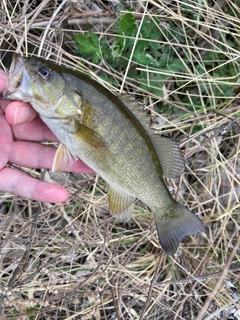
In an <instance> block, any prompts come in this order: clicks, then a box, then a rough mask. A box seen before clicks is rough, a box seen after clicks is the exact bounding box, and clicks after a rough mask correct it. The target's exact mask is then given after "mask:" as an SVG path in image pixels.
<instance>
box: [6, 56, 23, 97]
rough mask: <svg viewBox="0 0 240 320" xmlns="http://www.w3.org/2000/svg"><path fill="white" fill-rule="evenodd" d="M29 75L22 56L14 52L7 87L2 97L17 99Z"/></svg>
mask: <svg viewBox="0 0 240 320" xmlns="http://www.w3.org/2000/svg"><path fill="white" fill-rule="evenodd" d="M28 80H29V76H28V75H27V73H26V71H25V67H24V63H23V58H22V57H21V56H20V55H19V54H17V53H14V54H13V55H12V63H11V66H10V70H9V77H8V80H7V83H8V85H7V87H6V88H5V90H4V91H3V94H2V95H3V98H4V99H18V98H20V95H21V96H22V94H23V93H24V91H25V90H26V87H27V83H28Z"/></svg>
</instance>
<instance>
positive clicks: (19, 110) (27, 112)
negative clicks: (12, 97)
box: [6, 101, 37, 125]
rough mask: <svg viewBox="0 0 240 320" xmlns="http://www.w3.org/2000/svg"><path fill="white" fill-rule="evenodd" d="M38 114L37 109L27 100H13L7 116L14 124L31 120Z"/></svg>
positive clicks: (7, 110) (7, 109) (8, 107)
mask: <svg viewBox="0 0 240 320" xmlns="http://www.w3.org/2000/svg"><path fill="white" fill-rule="evenodd" d="M36 116H37V113H36V111H35V110H34V109H33V108H32V107H31V105H30V104H29V103H26V102H22V101H13V102H11V103H9V105H8V106H7V108H6V118H7V120H8V122H9V123H10V124H13V125H15V124H20V123H23V122H29V121H31V120H33V119H34V118H35V117H36Z"/></svg>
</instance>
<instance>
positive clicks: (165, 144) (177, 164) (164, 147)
mask: <svg viewBox="0 0 240 320" xmlns="http://www.w3.org/2000/svg"><path fill="white" fill-rule="evenodd" d="M119 99H120V100H121V101H122V102H123V103H124V104H125V106H126V107H127V108H128V109H129V110H130V111H131V112H132V113H133V114H134V116H135V117H136V118H137V119H138V121H139V122H140V123H141V125H142V126H143V128H144V130H145V131H146V133H147V134H148V136H149V138H150V139H151V141H152V144H153V146H154V148H155V150H156V153H157V155H158V158H159V161H160V164H161V167H162V169H163V175H164V176H166V177H168V178H172V179H174V178H177V177H179V176H180V175H181V173H182V172H183V171H184V169H185V162H184V158H183V156H182V154H181V151H180V149H179V147H178V145H177V143H176V142H175V141H172V140H170V139H168V138H164V137H161V136H159V135H158V134H155V133H154V131H153V129H151V127H150V126H149V124H150V116H148V115H147V114H146V112H144V110H142V109H141V107H140V105H139V103H138V102H137V101H136V100H133V99H131V98H130V97H129V96H127V95H121V96H119Z"/></svg>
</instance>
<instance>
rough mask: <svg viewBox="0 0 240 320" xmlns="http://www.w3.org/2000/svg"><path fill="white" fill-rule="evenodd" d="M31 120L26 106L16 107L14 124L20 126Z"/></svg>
mask: <svg viewBox="0 0 240 320" xmlns="http://www.w3.org/2000/svg"><path fill="white" fill-rule="evenodd" d="M28 118H29V108H26V107H25V106H23V105H22V106H16V107H15V110H14V116H13V123H14V124H19V123H22V122H25V121H27V120H28Z"/></svg>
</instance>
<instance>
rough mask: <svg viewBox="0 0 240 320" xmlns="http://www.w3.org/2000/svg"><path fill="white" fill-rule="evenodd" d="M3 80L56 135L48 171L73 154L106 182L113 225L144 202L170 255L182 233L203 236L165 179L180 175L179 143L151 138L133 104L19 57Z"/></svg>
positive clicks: (81, 77) (41, 62) (66, 72)
mask: <svg viewBox="0 0 240 320" xmlns="http://www.w3.org/2000/svg"><path fill="white" fill-rule="evenodd" d="M8 82H9V88H8V89H7V90H6V92H5V93H4V95H5V98H6V99H12V100H22V101H25V102H30V103H31V105H32V106H33V108H34V109H35V110H36V111H37V112H38V113H39V115H40V117H41V119H42V120H43V121H44V122H45V123H46V125H47V126H48V127H49V128H50V129H51V130H52V131H53V133H54V134H55V135H56V136H57V137H58V139H59V141H60V145H59V147H58V149H57V151H56V155H55V158H54V162H53V170H54V171H60V170H63V169H66V168H67V167H69V166H70V165H71V164H72V163H73V162H74V161H75V160H76V158H77V157H79V158H80V159H81V160H82V161H84V162H85V163H86V164H87V165H88V166H89V167H91V168H92V169H93V170H94V171H95V172H96V173H97V174H99V176H100V177H102V178H103V179H104V180H105V181H106V182H107V184H108V197H109V210H110V213H111V214H113V215H115V216H116V219H117V220H118V221H120V222H124V221H127V220H129V219H130V218H131V214H132V211H133V205H134V200H135V199H136V198H138V199H140V200H142V201H143V202H144V203H145V204H146V205H147V206H148V207H149V208H150V209H151V211H152V212H153V214H154V217H155V222H156V228H157V233H158V237H159V242H160V244H161V246H162V248H163V250H164V251H165V252H166V253H167V254H169V255H172V254H174V252H175V251H176V250H177V247H178V245H179V243H180V242H181V241H182V240H183V238H185V236H187V235H192V234H196V233H198V232H201V231H203V229H204V225H203V223H202V221H201V220H200V219H199V218H198V217H197V216H196V215H194V214H193V213H192V212H191V211H189V210H188V209H187V208H186V207H185V206H183V205H182V204H180V203H178V202H177V201H176V200H174V199H173V198H172V196H171V194H170V192H169V191H168V188H167V187H166V185H165V183H164V180H163V176H166V177H169V178H176V177H178V176H179V175H180V174H181V173H182V172H183V171H184V161H183V158H182V156H181V153H180V150H179V148H178V146H177V144H176V143H175V142H174V141H172V140H170V139H167V138H163V137H161V136H159V135H156V134H154V132H153V130H152V129H151V128H150V127H149V126H148V123H147V120H148V119H147V116H146V115H145V113H144V112H143V111H142V110H141V109H140V107H139V106H138V105H136V103H134V102H132V101H130V100H129V99H128V98H126V97H122V98H120V97H117V96H115V95H114V94H112V93H111V92H110V91H109V90H107V89H106V88H104V87H103V86H102V85H101V84H99V83H98V82H96V81H94V80H92V79H90V78H88V77H86V76H84V75H82V74H81V73H78V72H75V71H72V70H69V69H67V68H64V67H60V66H59V65H57V64H54V63H51V62H49V61H46V60H43V59H39V58H32V57H31V58H24V57H21V56H20V55H17V54H14V55H13V61H12V65H11V68H10V73H9V79H8Z"/></svg>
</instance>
